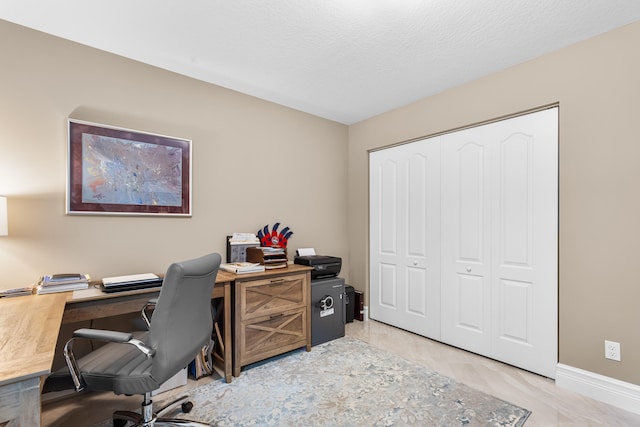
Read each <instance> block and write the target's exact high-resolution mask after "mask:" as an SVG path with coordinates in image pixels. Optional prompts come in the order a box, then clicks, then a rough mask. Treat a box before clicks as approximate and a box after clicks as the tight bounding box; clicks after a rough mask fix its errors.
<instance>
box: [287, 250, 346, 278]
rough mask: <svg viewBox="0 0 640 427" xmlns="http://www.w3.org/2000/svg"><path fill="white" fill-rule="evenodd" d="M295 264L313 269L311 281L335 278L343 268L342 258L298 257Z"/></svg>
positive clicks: (322, 256)
mask: <svg viewBox="0 0 640 427" xmlns="http://www.w3.org/2000/svg"><path fill="white" fill-rule="evenodd" d="M293 262H294V263H295V264H301V265H307V266H309V267H313V270H311V279H319V278H321V277H335V276H337V275H338V274H340V269H341V268H342V258H339V257H335V256H327V255H296V256H295V258H294V259H293Z"/></svg>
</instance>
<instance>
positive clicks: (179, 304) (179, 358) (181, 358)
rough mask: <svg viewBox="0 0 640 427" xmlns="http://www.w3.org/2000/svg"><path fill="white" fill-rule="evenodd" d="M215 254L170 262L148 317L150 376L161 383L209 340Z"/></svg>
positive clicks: (219, 258)
mask: <svg viewBox="0 0 640 427" xmlns="http://www.w3.org/2000/svg"><path fill="white" fill-rule="evenodd" d="M220 262H221V257H220V255H219V254H217V253H214V254H209V255H205V256H203V257H200V258H196V259H193V260H189V261H183V262H177V263H174V264H171V265H170V266H169V268H168V269H167V272H166V274H165V276H164V281H163V283H162V288H161V290H160V296H159V297H158V302H157V304H156V307H155V310H154V311H153V315H152V317H151V326H150V328H149V343H148V344H149V345H151V347H152V348H154V349H155V350H156V354H155V356H154V358H153V362H152V363H153V366H152V375H153V377H154V378H155V379H156V380H157V381H159V382H164V381H165V380H167V379H169V378H171V377H172V376H173V375H175V374H176V373H177V372H178V371H180V369H182V368H184V367H185V366H187V365H188V364H189V362H191V361H192V360H193V358H194V356H195V355H196V354H198V353H199V352H200V350H202V348H203V347H204V346H205V345H206V344H207V343H208V342H209V340H210V339H211V331H212V327H213V320H212V318H211V294H212V292H213V287H214V285H215V280H216V275H217V273H218V268H219V267H220Z"/></svg>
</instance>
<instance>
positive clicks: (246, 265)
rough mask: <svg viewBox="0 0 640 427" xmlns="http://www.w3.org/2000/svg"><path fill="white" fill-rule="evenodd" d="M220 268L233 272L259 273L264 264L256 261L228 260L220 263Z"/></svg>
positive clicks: (262, 269)
mask: <svg viewBox="0 0 640 427" xmlns="http://www.w3.org/2000/svg"><path fill="white" fill-rule="evenodd" d="M220 268H221V269H222V270H225V271H230V272H232V273H235V274H247V273H260V272H262V271H264V265H261V264H260V263H257V262H228V263H223V264H220Z"/></svg>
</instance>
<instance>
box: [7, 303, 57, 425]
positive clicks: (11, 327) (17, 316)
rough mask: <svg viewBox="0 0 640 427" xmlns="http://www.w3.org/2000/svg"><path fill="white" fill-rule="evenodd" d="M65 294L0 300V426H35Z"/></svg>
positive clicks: (38, 416) (49, 371)
mask: <svg viewBox="0 0 640 427" xmlns="http://www.w3.org/2000/svg"><path fill="white" fill-rule="evenodd" d="M67 296H68V293H59V294H50V295H30V296H20V297H13V298H0V313H1V316H2V317H1V318H0V425H5V424H6V425H12V426H13V425H15V426H23V427H27V426H39V425H40V389H41V386H42V379H41V378H43V376H46V375H48V374H50V373H51V362H52V361H53V356H54V353H55V349H56V341H57V340H58V331H59V330H60V323H61V321H62V314H63V311H64V305H65V301H66V299H67Z"/></svg>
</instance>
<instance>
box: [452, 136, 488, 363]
mask: <svg viewBox="0 0 640 427" xmlns="http://www.w3.org/2000/svg"><path fill="white" fill-rule="evenodd" d="M441 149H442V161H443V163H442V164H443V167H442V212H443V215H442V230H441V236H442V261H443V262H442V273H441V274H442V307H443V308H442V340H443V341H445V342H447V343H449V344H452V345H455V346H458V347H462V348H465V349H467V350H471V351H474V352H477V353H480V354H487V353H488V352H489V349H490V347H489V346H490V331H491V328H490V325H491V323H490V321H491V319H490V314H491V312H490V303H491V300H490V292H489V286H490V282H489V277H490V263H489V260H490V259H489V258H490V255H491V246H490V240H489V238H490V235H489V233H488V231H489V224H490V219H491V217H490V210H489V209H490V207H491V206H490V192H489V175H488V171H489V167H490V162H491V159H490V157H489V156H490V155H491V151H490V149H489V147H488V146H487V141H486V140H485V138H484V134H483V133H482V132H478V129H469V130H466V131H460V132H455V133H453V134H449V135H446V136H444V137H442V148H441Z"/></svg>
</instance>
